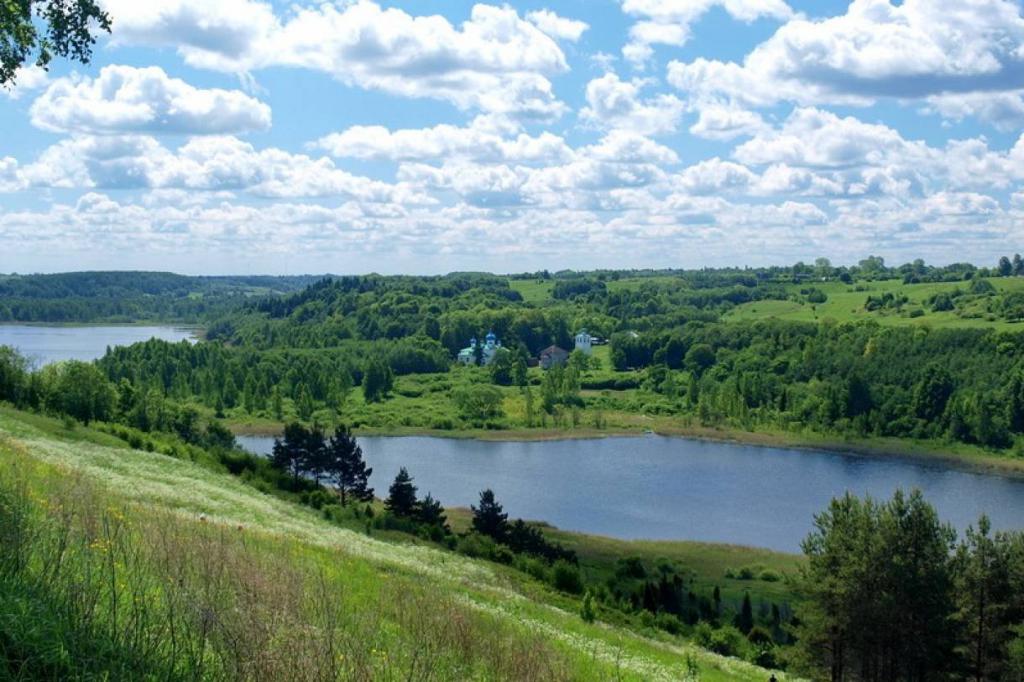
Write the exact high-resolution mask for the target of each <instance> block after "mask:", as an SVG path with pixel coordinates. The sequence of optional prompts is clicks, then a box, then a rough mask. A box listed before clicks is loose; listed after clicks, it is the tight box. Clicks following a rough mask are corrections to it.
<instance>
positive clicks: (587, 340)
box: [576, 329, 594, 355]
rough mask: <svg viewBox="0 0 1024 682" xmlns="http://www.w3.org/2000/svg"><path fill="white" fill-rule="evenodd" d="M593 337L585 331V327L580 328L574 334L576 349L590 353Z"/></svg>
mask: <svg viewBox="0 0 1024 682" xmlns="http://www.w3.org/2000/svg"><path fill="white" fill-rule="evenodd" d="M593 345H594V337H593V336H591V335H590V334H588V333H587V330H586V329H581V330H580V331H579V332H578V333H577V334H576V350H578V351H583V352H584V353H586V354H587V355H590V354H591V353H592V352H594V351H593Z"/></svg>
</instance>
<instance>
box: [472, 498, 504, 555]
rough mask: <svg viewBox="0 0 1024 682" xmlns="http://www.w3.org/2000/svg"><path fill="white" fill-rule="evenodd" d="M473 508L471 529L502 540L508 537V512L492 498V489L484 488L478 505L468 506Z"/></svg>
mask: <svg viewBox="0 0 1024 682" xmlns="http://www.w3.org/2000/svg"><path fill="white" fill-rule="evenodd" d="M470 509H472V510H473V530H475V531H476V532H478V533H480V534H481V535H486V536H488V537H490V538H493V539H494V540H495V541H496V542H503V541H504V540H505V538H506V537H508V514H506V513H505V512H504V510H503V509H502V506H501V505H500V504H499V503H498V501H497V500H495V499H494V491H492V490H491V489H489V488H488V489H487V490H484V491H483V492H481V493H480V506H479V507H472V506H471V507H470Z"/></svg>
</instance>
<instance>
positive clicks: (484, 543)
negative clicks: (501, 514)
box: [455, 533, 495, 559]
mask: <svg viewBox="0 0 1024 682" xmlns="http://www.w3.org/2000/svg"><path fill="white" fill-rule="evenodd" d="M494 548H495V544H494V540H491V539H490V538H488V537H485V536H483V535H481V534H479V533H467V534H466V535H463V536H462V537H461V538H459V540H458V542H457V543H456V545H455V551H456V552H458V553H459V554H465V555H466V556H468V557H473V558H474V559H489V558H490V557H491V556H493V555H494Z"/></svg>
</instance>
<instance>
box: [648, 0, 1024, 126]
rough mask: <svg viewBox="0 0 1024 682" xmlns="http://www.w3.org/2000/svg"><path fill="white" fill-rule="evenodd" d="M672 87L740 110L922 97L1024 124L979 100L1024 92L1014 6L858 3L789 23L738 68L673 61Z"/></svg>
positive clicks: (981, 0) (1010, 105)
mask: <svg viewBox="0 0 1024 682" xmlns="http://www.w3.org/2000/svg"><path fill="white" fill-rule="evenodd" d="M668 80H669V82H670V83H672V84H673V85H674V86H675V87H677V88H679V89H680V90H682V91H684V92H685V93H687V95H688V97H689V98H690V99H695V100H711V101H717V100H722V99H725V100H727V101H730V102H734V103H737V104H739V105H742V106H768V105H772V104H775V103H777V102H780V101H792V102H797V103H799V104H804V105H809V104H849V105H869V104H871V103H873V102H876V101H878V100H879V99H883V98H891V99H897V100H907V101H914V100H921V101H924V102H929V103H930V104H931V105H932V107H933V108H934V109H935V110H937V111H939V112H940V113H943V114H944V115H947V114H952V115H954V116H963V115H968V114H970V115H976V116H980V117H982V118H986V119H989V120H992V121H993V122H998V123H1000V125H1003V126H1007V125H1009V124H1008V123H1007V121H1008V120H1021V119H1019V118H1018V111H1019V110H1020V108H1021V107H1020V105H1019V102H1016V103H1015V102H1013V101H1012V100H1010V101H1007V100H1005V99H1004V100H1003V102H1002V103H1001V106H993V105H992V102H991V101H990V100H989V99H986V97H985V96H984V95H983V93H985V94H995V93H1015V94H1016V95H1019V94H1020V92H1021V91H1022V90H1024V18H1022V17H1021V15H1020V7H1019V5H1018V4H1017V3H1014V2H1012V1H1010V0H971V1H970V2H966V1H963V0H958V1H957V2H950V3H938V2H935V1H934V0H905V2H902V3H900V4H893V3H892V2H891V0H854V1H853V2H852V3H851V4H850V6H849V8H848V10H847V12H846V14H844V15H841V16H837V17H832V18H828V19H820V20H814V19H808V18H805V17H802V16H798V17H795V18H793V19H792V20H791V21H789V22H787V23H786V24H784V25H783V26H782V27H780V28H779V29H778V31H776V32H775V34H774V35H773V36H772V37H771V38H769V39H768V40H766V41H765V42H763V43H761V44H760V45H758V46H757V47H756V48H755V49H754V50H753V51H752V52H751V53H750V54H748V55H747V56H746V57H745V59H744V60H743V63H742V64H738V63H735V62H722V61H717V60H708V59H704V58H698V59H695V60H694V61H692V62H689V63H683V62H678V61H673V62H671V63H670V64H669V66H668ZM965 95H971V96H965ZM951 97H952V98H955V99H950V98H951ZM1008 112H1009V116H1008Z"/></svg>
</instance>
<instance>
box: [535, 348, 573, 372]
mask: <svg viewBox="0 0 1024 682" xmlns="http://www.w3.org/2000/svg"><path fill="white" fill-rule="evenodd" d="M538 359H539V360H540V366H541V368H542V369H551V368H552V367H555V366H557V365H564V364H565V363H566V362H568V360H569V351H567V350H566V349H564V348H559V347H558V346H548V347H547V348H545V349H544V350H542V351H541V352H540V355H539V356H538Z"/></svg>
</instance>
